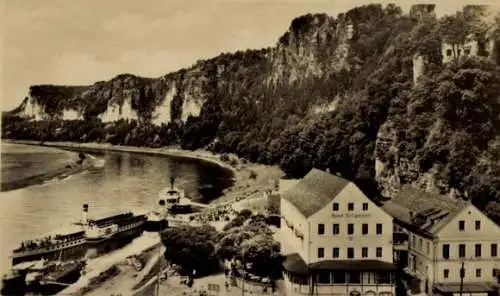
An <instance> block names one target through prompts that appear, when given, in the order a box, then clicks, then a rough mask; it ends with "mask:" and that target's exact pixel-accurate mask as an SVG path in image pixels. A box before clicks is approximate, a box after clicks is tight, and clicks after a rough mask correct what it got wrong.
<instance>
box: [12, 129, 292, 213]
mask: <svg viewBox="0 0 500 296" xmlns="http://www.w3.org/2000/svg"><path fill="white" fill-rule="evenodd" d="M3 141H5V142H6V143H13V144H26V145H35V146H47V147H54V148H58V149H64V150H70V151H82V152H85V150H86V151H88V153H91V152H89V151H95V152H103V151H112V152H128V153H137V154H149V155H158V156H167V157H178V158H184V159H193V160H198V161H202V162H206V163H211V164H214V165H217V166H219V167H220V168H221V169H225V170H227V171H228V172H230V173H231V174H232V178H233V181H234V183H233V185H232V186H230V187H228V188H226V189H225V190H224V191H223V193H222V195H221V196H219V197H218V198H215V199H214V200H212V201H210V202H209V204H212V203H224V202H227V201H230V200H234V199H236V198H238V197H243V196H244V197H250V196H255V195H258V194H262V192H264V191H267V190H269V189H271V188H272V187H273V185H272V184H271V183H272V181H274V180H276V179H279V178H281V177H282V176H283V175H284V173H283V172H282V171H281V170H280V169H279V167H278V166H268V165H263V164H256V163H251V162H247V161H244V160H243V159H239V158H238V157H237V156H236V155H233V154H227V155H228V156H229V158H230V159H231V160H230V161H229V162H230V163H228V162H225V161H223V160H221V159H220V157H221V155H220V154H214V153H212V152H209V151H207V150H203V149H199V150H194V151H192V150H183V149H180V148H178V147H162V148H149V147H136V146H118V145H111V144H101V143H75V142H43V143H41V142H40V141H26V140H8V139H5V140H3Z"/></svg>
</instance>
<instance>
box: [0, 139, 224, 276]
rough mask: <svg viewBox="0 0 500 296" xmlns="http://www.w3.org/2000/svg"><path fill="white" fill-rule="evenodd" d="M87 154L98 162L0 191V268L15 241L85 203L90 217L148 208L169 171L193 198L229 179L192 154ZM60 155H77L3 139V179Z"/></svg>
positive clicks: (63, 221)
mask: <svg viewBox="0 0 500 296" xmlns="http://www.w3.org/2000/svg"><path fill="white" fill-rule="evenodd" d="M34 155H36V156H34ZM92 155H93V156H95V157H96V158H97V160H96V161H97V163H100V164H101V165H100V166H99V167H94V168H91V169H89V170H87V171H84V172H82V173H79V174H76V175H73V176H70V177H68V178H65V179H63V180H58V181H54V182H48V183H46V184H42V185H34V186H29V187H25V188H22V189H17V190H12V191H6V192H1V193H0V223H1V224H0V225H1V226H0V227H1V228H0V272H2V273H4V272H5V271H6V270H7V269H8V268H9V267H10V265H11V262H10V259H9V258H8V257H9V255H10V251H11V250H12V249H13V248H14V247H15V246H17V245H18V243H19V242H20V241H22V240H25V239H30V238H33V237H34V236H40V235H43V234H44V233H47V232H51V231H53V230H56V229H59V228H61V227H62V226H64V225H67V224H70V223H72V222H76V221H78V220H79V219H80V217H81V209H82V204H84V203H88V204H89V216H90V217H91V216H93V215H95V216H100V215H105V214H109V213H115V212H117V211H121V210H137V211H147V210H150V209H151V208H152V207H153V205H154V204H155V201H156V198H157V194H158V192H159V190H160V189H162V188H164V187H165V186H167V185H168V184H169V177H170V176H171V175H173V176H174V177H175V178H176V186H178V187H180V188H182V189H184V190H185V191H186V193H187V194H188V196H189V197H190V198H192V199H193V200H195V201H198V202H209V201H211V200H213V199H215V198H217V197H219V196H220V195H221V194H222V191H223V190H224V189H225V188H228V187H230V186H231V185H232V184H233V179H232V178H233V175H232V173H231V172H230V171H228V170H226V169H223V168H221V167H219V166H217V165H215V164H212V163H207V162H202V161H199V160H195V159H186V158H177V157H175V158H174V157H165V156H153V155H145V154H135V153H125V152H100V153H93V154H92ZM63 157H70V158H71V157H73V158H75V157H77V155H76V156H75V155H74V154H72V153H69V154H68V152H66V151H62V150H58V149H55V148H47V147H38V146H26V145H17V144H7V145H6V144H5V143H2V178H4V177H3V176H6V177H8V178H11V179H15V178H21V177H26V176H27V175H29V174H30V172H34V171H37V172H43V171H46V170H47V168H49V169H50V167H51V166H53V165H54V164H55V163H59V162H61V161H62V158H63ZM16 158H17V159H18V160H17V161H16ZM16 174H17V175H16ZM204 185H211V186H213V188H212V189H211V190H209V191H202V192H203V194H202V193H200V191H199V188H200V187H201V186H204Z"/></svg>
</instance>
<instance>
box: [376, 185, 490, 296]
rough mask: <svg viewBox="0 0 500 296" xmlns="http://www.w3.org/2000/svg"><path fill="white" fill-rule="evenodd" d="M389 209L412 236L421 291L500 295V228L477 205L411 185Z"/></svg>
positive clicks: (410, 268)
mask: <svg viewBox="0 0 500 296" xmlns="http://www.w3.org/2000/svg"><path fill="white" fill-rule="evenodd" d="M383 208H384V209H385V210H386V211H387V212H388V213H390V214H391V215H392V216H393V217H394V223H395V226H396V227H397V228H399V229H403V230H404V231H405V232H406V233H407V234H408V238H409V239H408V264H407V268H406V270H405V271H406V272H407V273H408V274H409V275H411V276H412V277H413V278H415V279H418V281H417V288H416V290H417V291H415V292H417V293H418V290H420V291H421V292H423V293H425V294H428V295H431V294H432V295H443V296H452V295H456V296H457V295H460V288H461V286H462V295H468V296H479V295H481V296H487V295H489V296H491V295H495V296H498V295H499V294H498V278H499V269H500V253H499V252H500V250H499V249H498V248H499V246H500V227H499V226H498V225H497V224H495V223H494V222H493V221H492V220H490V219H489V218H488V217H487V216H486V215H485V214H484V213H482V212H481V211H480V210H479V209H477V208H476V207H475V206H474V205H472V204H471V203H470V202H467V201H459V200H457V199H452V198H450V197H446V196H442V195H436V194H431V193H428V192H423V191H420V190H417V189H414V188H411V187H409V186H405V187H403V188H402V189H401V190H400V191H399V193H398V194H397V195H396V196H395V197H394V198H393V199H391V200H390V201H388V202H386V203H385V204H384V205H383ZM462 264H463V267H464V270H463V271H464V273H463V275H464V278H463V284H462V285H461V284H460V282H461V277H460V269H461V268H462ZM418 282H420V284H418Z"/></svg>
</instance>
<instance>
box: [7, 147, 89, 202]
mask: <svg viewBox="0 0 500 296" xmlns="http://www.w3.org/2000/svg"><path fill="white" fill-rule="evenodd" d="M2 142H5V143H12V144H18V145H25V144H24V143H17V142H13V141H4V140H3V141H2ZM50 148H54V149H58V148H57V147H50ZM66 151H67V152H70V153H72V154H75V155H74V156H75V157H74V158H72V157H69V158H68V159H67V163H65V164H61V166H60V167H57V168H54V169H51V170H48V171H45V172H41V173H39V174H35V175H30V176H28V177H24V178H21V179H16V180H12V181H5V182H4V181H3V180H2V181H0V192H2V193H5V192H10V191H14V190H21V189H25V188H28V187H31V186H37V185H43V184H45V183H47V182H51V181H61V180H65V179H66V178H68V177H71V176H74V175H77V174H80V173H83V172H85V171H87V170H88V169H90V168H91V167H92V166H93V165H92V163H91V162H92V160H91V158H90V157H89V155H87V154H85V153H84V155H85V157H86V159H85V160H84V161H83V162H82V163H80V164H79V163H77V161H76V158H77V157H76V156H77V155H78V152H77V151H70V150H66Z"/></svg>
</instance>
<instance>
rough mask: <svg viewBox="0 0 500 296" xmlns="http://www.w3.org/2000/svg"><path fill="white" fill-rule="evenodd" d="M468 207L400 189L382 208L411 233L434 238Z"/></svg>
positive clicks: (410, 189)
mask: <svg viewBox="0 0 500 296" xmlns="http://www.w3.org/2000/svg"><path fill="white" fill-rule="evenodd" d="M469 204H470V203H469V202H468V201H464V200H457V199H452V198H450V197H446V196H443V195H439V194H433V193H430V192H425V191H423V190H420V189H417V188H414V187H411V186H410V185H404V186H403V188H401V190H400V191H399V192H398V193H397V194H396V196H394V197H393V198H392V199H391V200H389V201H387V202H385V203H384V205H383V206H382V208H383V209H384V210H385V211H386V212H388V213H389V214H390V215H391V216H393V217H394V218H395V219H396V220H397V221H399V222H401V223H403V224H405V226H409V227H410V228H413V229H411V230H415V231H417V232H419V233H421V234H427V235H428V236H431V237H434V236H435V235H436V234H437V233H438V232H439V231H440V230H441V229H442V228H443V227H445V226H446V225H447V224H448V223H449V222H451V220H453V218H455V217H456V216H457V215H458V214H459V213H460V212H461V211H462V210H463V209H464V208H465V207H466V206H468V205H469Z"/></svg>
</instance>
